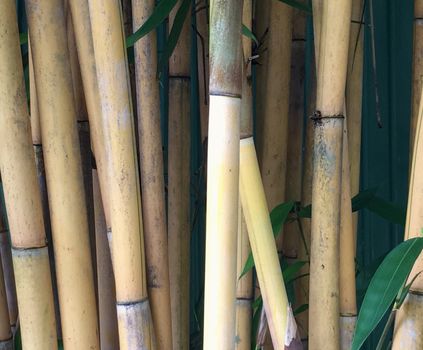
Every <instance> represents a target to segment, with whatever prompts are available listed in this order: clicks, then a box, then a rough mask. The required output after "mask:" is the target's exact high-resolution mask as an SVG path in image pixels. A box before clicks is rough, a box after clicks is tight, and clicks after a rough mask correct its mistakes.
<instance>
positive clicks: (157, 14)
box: [126, 0, 178, 48]
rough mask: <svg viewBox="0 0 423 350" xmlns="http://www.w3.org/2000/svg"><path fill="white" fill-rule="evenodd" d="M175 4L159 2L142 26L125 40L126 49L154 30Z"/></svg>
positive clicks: (175, 0)
mask: <svg viewBox="0 0 423 350" xmlns="http://www.w3.org/2000/svg"><path fill="white" fill-rule="evenodd" d="M177 2H178V0H161V1H160V2H159V3H158V4H157V6H156V7H155V9H154V11H153V13H152V14H151V16H150V17H149V18H148V19H147V20H146V21H145V22H144V24H143V25H142V26H141V27H140V28H138V29H137V30H136V31H135V32H134V33H133V34H132V35H130V36H128V37H127V38H126V47H127V48H128V47H132V46H134V44H135V43H136V42H137V41H138V40H139V39H141V38H142V37H143V36H145V35H147V34H148V33H150V32H151V31H152V30H154V29H156V28H157V26H158V25H159V24H160V23H162V22H163V21H164V19H165V18H166V17H167V16H169V13H170V11H172V9H173V8H174V7H175V5H176V3H177Z"/></svg>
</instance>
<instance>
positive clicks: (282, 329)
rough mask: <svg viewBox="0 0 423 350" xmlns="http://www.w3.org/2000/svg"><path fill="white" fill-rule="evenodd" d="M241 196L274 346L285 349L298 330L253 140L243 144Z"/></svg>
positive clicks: (241, 154)
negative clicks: (284, 278) (285, 284)
mask: <svg viewBox="0 0 423 350" xmlns="http://www.w3.org/2000/svg"><path fill="white" fill-rule="evenodd" d="M240 147H241V149H240V197H241V203H242V208H243V210H244V215H245V221H246V223H247V230H248V236H249V239H250V244H251V249H252V251H253V257H254V261H255V265H256V271H257V276H258V279H259V283H260V290H261V294H262V297H263V305H264V309H265V311H266V316H267V321H268V324H269V329H270V334H271V337H272V342H273V347H274V348H275V349H284V347H285V346H289V345H290V344H291V341H292V340H293V338H295V335H296V331H297V327H296V324H295V320H294V317H293V315H292V311H291V308H290V306H289V305H288V299H287V296H286V291H285V287H284V284H283V278H282V271H281V268H280V265H279V258H278V253H277V249H276V245H275V240H274V238H273V233H272V225H271V223H270V218H269V211H268V209H267V204H266V198H265V194H264V187H263V184H262V180H261V178H260V171H259V167H258V162H257V156H256V152H255V148H254V141H253V139H252V137H248V138H244V139H242V140H241V144H240Z"/></svg>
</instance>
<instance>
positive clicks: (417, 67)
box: [410, 0, 423, 163]
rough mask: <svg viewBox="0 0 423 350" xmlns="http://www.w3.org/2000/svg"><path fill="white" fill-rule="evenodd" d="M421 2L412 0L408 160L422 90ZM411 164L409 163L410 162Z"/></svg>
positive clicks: (422, 24) (422, 12) (422, 35)
mask: <svg viewBox="0 0 423 350" xmlns="http://www.w3.org/2000/svg"><path fill="white" fill-rule="evenodd" d="M422 33H423V1H422V0H414V48H413V88H412V103H411V130H410V159H412V157H411V154H412V152H413V150H414V140H415V137H416V136H417V135H416V129H417V123H418V115H419V106H420V91H421V90H422V86H423V84H422V82H423V81H422V76H423V55H422V52H423V34H422ZM410 163H411V161H410Z"/></svg>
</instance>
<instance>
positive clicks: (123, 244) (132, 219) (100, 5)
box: [89, 0, 155, 349]
mask: <svg viewBox="0 0 423 350" xmlns="http://www.w3.org/2000/svg"><path fill="white" fill-rule="evenodd" d="M89 10H90V18H91V27H92V33H93V34H92V35H93V38H95V40H94V41H93V44H94V53H95V61H96V65H97V79H98V87H99V94H100V101H101V106H102V113H103V120H104V124H103V128H104V134H105V139H106V140H107V143H109V147H110V151H109V152H110V154H109V155H108V157H109V159H108V161H110V168H109V170H108V171H109V179H108V186H109V188H110V217H111V226H112V228H113V236H112V237H111V246H112V260H113V268H114V273H115V285H116V306H117V314H118V327H119V344H120V348H121V349H139V348H141V349H143V348H146V349H154V348H155V344H154V343H155V339H154V331H153V326H152V320H151V311H150V304H149V300H148V296H147V283H146V275H145V257H144V234H143V229H142V217H141V211H142V208H141V195H140V188H139V179H138V164H137V154H136V144H135V133H134V132H135V130H134V126H133V112H132V104H131V93H130V82H129V75H128V65H127V59H126V52H125V43H124V35H123V27H122V12H121V7H120V4H119V2H118V1H117V0H115V1H89ZM122 174H124V175H125V176H122Z"/></svg>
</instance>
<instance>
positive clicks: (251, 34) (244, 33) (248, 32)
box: [242, 24, 259, 45]
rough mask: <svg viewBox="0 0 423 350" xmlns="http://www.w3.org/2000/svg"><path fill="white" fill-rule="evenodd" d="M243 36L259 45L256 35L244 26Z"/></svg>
mask: <svg viewBox="0 0 423 350" xmlns="http://www.w3.org/2000/svg"><path fill="white" fill-rule="evenodd" d="M242 35H244V36H246V37H247V38H250V39H251V40H253V41H254V42H255V43H256V44H257V45H258V43H259V42H258V40H257V38H256V36H255V35H254V33H253V32H252V31H251V30H250V28H248V27H247V26H246V25H244V24H243V25H242Z"/></svg>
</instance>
